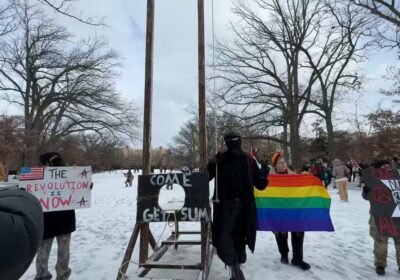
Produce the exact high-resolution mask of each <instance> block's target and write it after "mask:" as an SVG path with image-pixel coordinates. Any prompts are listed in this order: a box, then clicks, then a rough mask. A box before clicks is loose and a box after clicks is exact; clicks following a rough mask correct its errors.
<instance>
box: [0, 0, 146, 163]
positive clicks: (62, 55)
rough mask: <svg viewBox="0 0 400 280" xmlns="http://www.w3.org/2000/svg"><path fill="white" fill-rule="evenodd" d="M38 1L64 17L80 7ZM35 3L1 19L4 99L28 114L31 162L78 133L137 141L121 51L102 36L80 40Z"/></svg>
mask: <svg viewBox="0 0 400 280" xmlns="http://www.w3.org/2000/svg"><path fill="white" fill-rule="evenodd" d="M38 1H39V2H42V3H47V4H49V5H50V6H51V7H52V8H54V9H56V10H58V11H60V12H61V11H63V12H62V13H63V14H66V13H67V12H68V9H66V10H64V8H65V7H66V6H68V5H69V4H70V3H72V2H74V1H62V2H59V4H57V5H56V3H55V2H53V1H41V0H38ZM31 2H32V1H27V0H25V1H18V2H17V1H12V2H10V5H9V6H7V7H5V8H4V9H5V10H4V13H3V14H4V17H2V18H0V20H2V19H3V18H4V21H1V22H4V23H5V24H4V25H2V28H1V30H3V32H2V33H1V34H2V36H0V67H1V68H0V91H1V98H2V99H4V100H6V101H7V102H9V103H10V104H14V105H16V106H17V107H19V108H21V109H22V110H23V112H24V137H25V138H24V145H25V147H24V153H25V154H26V155H30V156H29V157H27V163H32V161H33V160H34V159H35V158H36V156H37V153H39V152H40V151H42V150H48V149H52V150H53V149H57V148H59V147H60V144H61V143H62V141H61V140H62V139H63V138H65V137H67V136H69V135H73V134H76V133H81V132H86V133H87V132H92V133H95V134H97V135H98V136H99V137H104V138H107V137H109V136H110V135H111V136H112V137H114V138H124V139H126V140H128V141H132V140H134V139H137V130H136V129H137V128H138V126H139V119H138V118H139V114H138V110H137V108H135V107H134V105H133V104H132V103H129V102H128V103H127V102H126V101H125V100H123V99H122V97H121V95H120V93H119V92H118V91H117V90H116V86H115V81H116V78H117V76H118V75H119V68H120V62H119V55H118V53H117V52H116V51H114V50H112V49H110V48H109V47H108V46H107V41H106V40H105V39H103V38H100V37H93V38H87V39H85V40H81V41H79V42H74V40H73V38H72V37H73V35H72V34H71V33H69V32H68V31H67V29H66V28H65V27H63V26H60V25H59V24H57V23H56V22H55V21H54V20H53V19H51V18H49V17H48V16H47V15H46V14H45V13H44V11H43V10H42V9H41V8H40V7H38V6H37V5H35V4H34V3H33V4H31ZM33 2H35V1H33ZM8 15H12V20H11V21H7V19H8V18H9V17H8ZM68 15H70V16H72V15H71V14H67V16H68ZM72 17H73V18H75V17H74V16H72ZM77 20H79V18H77ZM80 21H81V22H84V23H87V24H95V23H94V21H92V20H80Z"/></svg>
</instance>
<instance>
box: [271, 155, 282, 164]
mask: <svg viewBox="0 0 400 280" xmlns="http://www.w3.org/2000/svg"><path fill="white" fill-rule="evenodd" d="M281 156H283V154H282V153H281V152H276V153H275V154H274V156H273V157H272V161H271V163H272V166H276V163H277V162H278V160H279V158H280V157H281Z"/></svg>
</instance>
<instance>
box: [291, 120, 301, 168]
mask: <svg viewBox="0 0 400 280" xmlns="http://www.w3.org/2000/svg"><path fill="white" fill-rule="evenodd" d="M297 122H298V120H297V114H292V115H291V116H290V119H289V129H290V135H289V137H290V142H289V143H290V154H291V159H292V168H293V169H298V168H300V167H301V152H300V135H299V127H298V125H297Z"/></svg>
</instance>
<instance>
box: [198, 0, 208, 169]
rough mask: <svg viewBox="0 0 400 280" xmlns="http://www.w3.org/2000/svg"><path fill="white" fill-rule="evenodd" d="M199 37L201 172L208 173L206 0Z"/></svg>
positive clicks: (200, 9)
mask: <svg viewBox="0 0 400 280" xmlns="http://www.w3.org/2000/svg"><path fill="white" fill-rule="evenodd" d="M197 5H198V17H199V23H198V36H199V39H198V40H199V42H198V44H199V122H200V172H205V171H206V165H207V147H206V146H207V137H206V69H205V44H204V0H197Z"/></svg>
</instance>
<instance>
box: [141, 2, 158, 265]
mask: <svg viewBox="0 0 400 280" xmlns="http://www.w3.org/2000/svg"><path fill="white" fill-rule="evenodd" d="M153 50H154V0H147V28H146V66H145V78H144V79H145V83H144V117H143V175H148V174H150V170H151V155H150V149H151V125H152V106H153V102H152V101H153ZM149 235H150V232H149V224H147V223H144V224H142V225H141V229H140V253H139V262H140V263H141V264H143V263H145V262H146V261H147V259H148V256H149Z"/></svg>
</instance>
